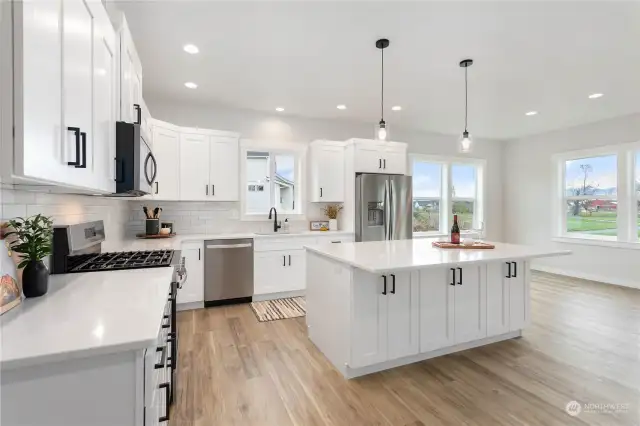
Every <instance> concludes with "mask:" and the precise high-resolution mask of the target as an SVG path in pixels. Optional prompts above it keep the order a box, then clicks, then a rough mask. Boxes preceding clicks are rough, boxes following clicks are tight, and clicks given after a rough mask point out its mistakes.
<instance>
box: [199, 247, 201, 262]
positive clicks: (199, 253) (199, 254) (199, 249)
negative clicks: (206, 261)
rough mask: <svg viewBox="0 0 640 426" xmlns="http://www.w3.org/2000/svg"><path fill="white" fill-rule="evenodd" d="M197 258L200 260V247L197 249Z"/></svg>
mask: <svg viewBox="0 0 640 426" xmlns="http://www.w3.org/2000/svg"><path fill="white" fill-rule="evenodd" d="M198 260H201V259H200V249H198Z"/></svg>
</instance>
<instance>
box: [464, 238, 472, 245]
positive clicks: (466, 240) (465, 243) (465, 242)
mask: <svg viewBox="0 0 640 426" xmlns="http://www.w3.org/2000/svg"><path fill="white" fill-rule="evenodd" d="M473 243H474V240H473V238H465V239H463V240H462V245H463V246H472V245H473Z"/></svg>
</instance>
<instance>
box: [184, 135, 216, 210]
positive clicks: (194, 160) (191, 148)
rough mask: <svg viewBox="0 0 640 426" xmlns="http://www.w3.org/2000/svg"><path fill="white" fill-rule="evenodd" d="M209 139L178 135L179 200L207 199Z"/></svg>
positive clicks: (201, 136)
mask: <svg viewBox="0 0 640 426" xmlns="http://www.w3.org/2000/svg"><path fill="white" fill-rule="evenodd" d="M209 145H210V144H209V137H208V136H206V135H202V134H189V133H183V134H181V135H180V144H179V146H180V166H179V170H180V199H181V200H185V201H200V200H207V199H208V198H209Z"/></svg>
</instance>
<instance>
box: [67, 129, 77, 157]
mask: <svg viewBox="0 0 640 426" xmlns="http://www.w3.org/2000/svg"><path fill="white" fill-rule="evenodd" d="M67 130H68V131H70V132H73V133H74V134H75V136H76V161H69V162H68V163H67V165H69V166H75V167H79V166H80V128H79V127H67Z"/></svg>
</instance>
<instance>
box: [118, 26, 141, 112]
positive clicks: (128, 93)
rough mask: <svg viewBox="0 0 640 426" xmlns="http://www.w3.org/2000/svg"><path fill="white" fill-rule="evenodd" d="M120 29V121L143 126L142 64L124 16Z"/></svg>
mask: <svg viewBox="0 0 640 426" xmlns="http://www.w3.org/2000/svg"><path fill="white" fill-rule="evenodd" d="M119 17H120V19H121V21H120V25H119V28H118V39H119V40H118V41H119V44H120V45H119V48H120V64H119V65H120V69H119V81H120V102H119V113H120V114H119V118H120V121H126V122H127V123H138V124H141V121H142V120H141V119H142V104H143V102H142V64H141V63H140V58H139V57H138V52H137V50H136V46H135V45H134V44H133V39H132V37H131V32H130V31H129V26H128V25H127V20H126V18H125V17H124V15H123V14H120V15H119Z"/></svg>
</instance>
